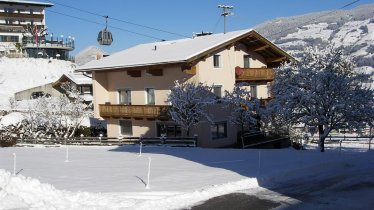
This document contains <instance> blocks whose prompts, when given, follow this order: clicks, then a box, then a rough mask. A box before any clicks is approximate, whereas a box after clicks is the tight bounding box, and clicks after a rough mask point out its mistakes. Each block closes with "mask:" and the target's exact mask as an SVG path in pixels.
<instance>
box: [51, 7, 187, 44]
mask: <svg viewBox="0 0 374 210" xmlns="http://www.w3.org/2000/svg"><path fill="white" fill-rule="evenodd" d="M47 1H48V2H50V3H53V4H57V5H60V6H63V7H67V8H70V9H74V10H77V11H80V12H84V13H87V14H91V15H95V16H99V17H108V16H105V15H101V14H99V13H95V12H90V11H87V10H84V9H80V8H76V7H73V6H69V5H66V4H62V3H58V2H55V1H51V0H47ZM108 19H111V20H115V21H118V22H122V23H126V24H130V25H134V26H138V27H143V28H147V29H151V30H155V31H159V32H163V33H168V34H172V35H176V36H179V37H185V38H191V37H189V36H186V35H183V34H179V33H175V32H171V31H166V30H163V29H158V28H155V27H151V26H146V25H142V24H138V23H133V22H130V21H127V20H121V19H118V18H112V17H108Z"/></svg>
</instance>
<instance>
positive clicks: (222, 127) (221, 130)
mask: <svg viewBox="0 0 374 210" xmlns="http://www.w3.org/2000/svg"><path fill="white" fill-rule="evenodd" d="M210 131H211V133H212V139H222V138H227V122H226V121H225V122H216V123H214V124H213V125H211V127H210Z"/></svg>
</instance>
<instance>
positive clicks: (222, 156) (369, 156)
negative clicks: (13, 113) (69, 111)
mask: <svg viewBox="0 0 374 210" xmlns="http://www.w3.org/2000/svg"><path fill="white" fill-rule="evenodd" d="M13 154H15V157H16V163H17V164H16V169H15V171H16V172H18V171H20V172H19V174H18V175H16V176H14V175H12V173H13V171H14V168H13V167H14V165H13V163H14V155H13ZM373 155H374V153H373V152H371V151H370V152H368V151H367V148H364V147H359V148H356V149H355V150H352V149H348V150H343V151H342V152H339V150H337V149H329V150H327V152H325V153H320V152H319V151H318V150H316V149H308V150H303V151H298V150H293V149H291V148H289V149H280V150H240V149H203V148H173V147H163V146H160V147H154V146H145V147H144V148H143V151H142V155H141V156H139V147H138V146H122V147H114V146H113V147H84V146H68V147H64V146H59V147H13V148H1V149H0V209H181V208H188V207H191V206H193V205H196V204H197V203H199V202H203V201H205V200H207V199H210V198H212V197H216V196H219V195H224V194H228V193H232V192H237V191H243V190H244V191H249V192H257V194H258V193H260V194H258V195H257V196H261V194H266V193H261V192H263V190H266V189H264V188H261V187H259V186H263V187H265V188H269V187H270V188H271V187H275V188H274V189H275V190H274V189H273V191H277V188H276V186H278V185H279V184H282V183H287V182H289V181H290V180H291V181H292V183H295V181H294V180H297V181H298V182H301V183H305V182H308V181H310V180H316V179H317V177H321V178H323V177H324V176H325V175H326V174H336V173H341V174H343V172H344V169H345V168H346V167H347V166H352V167H353V168H355V170H360V171H361V172H362V174H367V176H365V177H364V178H363V179H364V180H363V181H364V182H363V183H369V184H371V185H373V182H374V181H373V180H374V177H373V176H374V167H373V165H374V159H373ZM149 158H151V170H150V181H149V183H148V179H147V175H148V174H147V172H148V164H149ZM360 178H361V177H355V176H352V177H349V176H347V177H345V179H344V181H345V183H347V182H349V180H356V182H357V180H359V179H360ZM147 184H149V189H146V186H147ZM369 186H370V185H369ZM370 189H371V190H372V189H373V188H370ZM365 190H367V189H366V188H365ZM278 191H279V192H278V194H279V193H282V192H281V190H278ZM365 192H366V191H365ZM275 193H276V192H274V194H275ZM358 193H359V192H358ZM327 196H328V195H327ZM284 197H287V196H283V198H282V196H278V197H276V198H277V199H276V200H277V201H279V202H282V203H283V201H284V199H286V200H287V199H288V197H287V198H284ZM281 198H282V199H281ZM288 201H289V204H287V205H293V204H296V203H297V202H298V201H302V200H298V199H291V198H290V199H288ZM291 201H292V202H291ZM368 203H369V202H368ZM369 204H370V203H369ZM282 205H284V204H282ZM362 205H364V206H365V204H362V203H361V206H362ZM368 207H369V206H368Z"/></svg>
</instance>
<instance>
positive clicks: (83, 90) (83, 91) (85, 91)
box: [81, 86, 92, 94]
mask: <svg viewBox="0 0 374 210" xmlns="http://www.w3.org/2000/svg"><path fill="white" fill-rule="evenodd" d="M81 94H92V89H91V86H81Z"/></svg>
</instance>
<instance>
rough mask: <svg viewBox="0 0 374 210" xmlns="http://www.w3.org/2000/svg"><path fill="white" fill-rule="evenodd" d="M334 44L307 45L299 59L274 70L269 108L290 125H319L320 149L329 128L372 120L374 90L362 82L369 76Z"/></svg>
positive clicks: (355, 126)
mask: <svg viewBox="0 0 374 210" xmlns="http://www.w3.org/2000/svg"><path fill="white" fill-rule="evenodd" d="M353 67H354V65H353V63H352V60H351V59H350V58H349V57H347V56H344V55H343V53H342V51H341V50H337V49H336V48H334V47H333V46H329V47H328V48H326V49H318V48H308V49H307V51H306V53H305V57H304V58H303V59H302V60H301V62H298V63H293V64H291V65H284V66H282V67H281V68H280V69H278V70H277V74H276V78H275V81H274V83H273V86H272V88H271V91H272V92H273V94H274V96H275V99H274V100H273V101H272V102H271V104H270V106H269V108H273V111H274V112H275V113H276V115H277V116H280V117H281V118H282V119H283V120H284V121H285V122H286V123H287V124H289V125H290V126H292V125H298V124H303V125H307V126H316V127H318V132H319V135H320V146H321V151H322V152H323V151H324V140H325V138H326V137H327V135H328V134H329V133H330V132H331V131H332V130H337V129H340V128H345V129H351V130H354V129H357V130H359V129H360V128H363V127H365V126H366V125H367V124H368V123H370V122H373V119H374V93H373V90H372V89H370V88H369V87H365V86H363V85H362V81H363V80H364V79H366V78H367V77H368V75H365V74H360V73H358V72H356V71H355V70H354V68H353Z"/></svg>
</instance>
